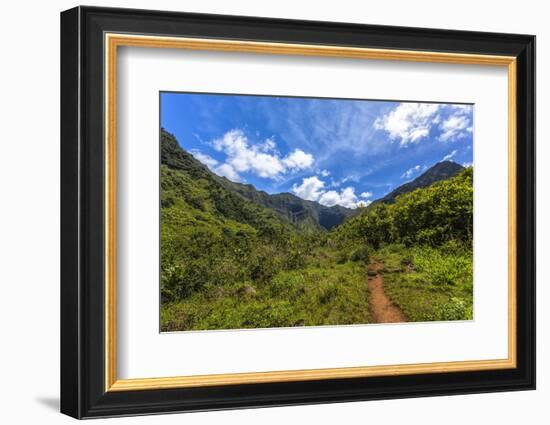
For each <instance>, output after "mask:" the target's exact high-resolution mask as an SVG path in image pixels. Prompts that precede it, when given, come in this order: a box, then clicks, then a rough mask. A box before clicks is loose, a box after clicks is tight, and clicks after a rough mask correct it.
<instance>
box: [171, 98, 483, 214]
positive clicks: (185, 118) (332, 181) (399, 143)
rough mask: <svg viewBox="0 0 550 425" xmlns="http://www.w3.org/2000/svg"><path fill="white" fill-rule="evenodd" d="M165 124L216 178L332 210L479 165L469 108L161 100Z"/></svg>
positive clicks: (329, 101)
mask: <svg viewBox="0 0 550 425" xmlns="http://www.w3.org/2000/svg"><path fill="white" fill-rule="evenodd" d="M161 126H162V127H164V128H165V129H166V130H167V131H169V132H171V133H173V134H174V135H175V136H176V138H177V139H178V141H179V143H180V145H181V147H182V148H184V149H185V150H187V151H188V152H191V153H192V154H193V155H194V156H195V157H196V158H197V159H198V160H199V161H201V162H202V163H204V164H205V165H207V166H208V167H209V168H210V169H211V170H212V171H213V172H215V173H216V174H218V175H223V176H225V177H227V178H229V179H230V180H233V181H238V182H242V183H250V184H253V185H254V186H255V187H256V188H257V189H260V190H264V191H266V192H268V193H280V192H290V193H293V194H295V195H297V196H300V197H301V198H304V199H309V200H313V201H317V202H320V203H322V204H324V205H327V206H332V205H342V206H346V207H349V208H356V207H358V206H365V205H368V203H370V202H371V201H372V200H374V199H377V198H380V197H382V196H384V195H385V194H386V193H388V192H389V191H391V190H393V189H395V188H396V187H397V186H399V185H401V184H403V183H405V182H407V181H409V180H412V179H414V178H415V177H417V176H419V175H420V174H422V172H423V171H425V170H426V169H427V168H429V167H430V166H432V165H434V164H435V163H437V162H439V161H442V160H444V159H450V160H452V161H455V162H457V163H460V164H463V165H470V164H471V163H472V158H473V149H472V140H473V131H472V127H473V106H471V105H452V104H436V103H413V102H389V101H370V100H347V99H345V100H342V99H320V98H296V97H276V96H242V95H213V94H192V93H166V92H163V93H161Z"/></svg>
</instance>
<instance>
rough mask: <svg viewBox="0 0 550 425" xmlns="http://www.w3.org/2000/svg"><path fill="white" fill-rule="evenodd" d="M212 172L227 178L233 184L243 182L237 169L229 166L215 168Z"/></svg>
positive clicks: (223, 165)
mask: <svg viewBox="0 0 550 425" xmlns="http://www.w3.org/2000/svg"><path fill="white" fill-rule="evenodd" d="M212 171H214V172H215V173H216V174H218V175H219V176H222V177H227V178H228V179H229V180H231V181H233V182H240V181H242V179H241V176H239V173H237V172H236V171H235V169H234V168H233V167H232V166H231V165H229V164H222V165H220V166H218V167H215V168H214V169H213V170H212Z"/></svg>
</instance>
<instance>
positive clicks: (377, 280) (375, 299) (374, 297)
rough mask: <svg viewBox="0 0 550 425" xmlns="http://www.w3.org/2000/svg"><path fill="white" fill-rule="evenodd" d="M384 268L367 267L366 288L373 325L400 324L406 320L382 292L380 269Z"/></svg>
mask: <svg viewBox="0 0 550 425" xmlns="http://www.w3.org/2000/svg"><path fill="white" fill-rule="evenodd" d="M383 267H384V265H383V264H380V263H372V264H370V265H369V273H368V274H369V276H368V286H369V291H370V298H369V308H370V314H371V317H372V320H373V322H374V323H401V322H406V321H407V318H406V317H405V315H404V314H403V312H402V311H401V310H400V309H399V307H397V306H396V305H394V304H393V303H392V302H391V300H390V298H389V297H388V296H387V295H386V292H385V291H384V278H383V277H382V275H381V274H380V271H379V270H380V269H382V268H383Z"/></svg>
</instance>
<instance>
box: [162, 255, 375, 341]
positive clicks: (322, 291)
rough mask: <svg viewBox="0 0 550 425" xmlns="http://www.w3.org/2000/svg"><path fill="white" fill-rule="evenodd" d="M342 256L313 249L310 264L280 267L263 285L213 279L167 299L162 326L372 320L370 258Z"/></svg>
mask: <svg viewBox="0 0 550 425" xmlns="http://www.w3.org/2000/svg"><path fill="white" fill-rule="evenodd" d="M340 261H341V259H340V258H337V255H336V254H334V253H332V252H328V253H327V252H326V250H325V251H321V250H319V251H314V252H313V253H312V254H311V255H310V256H309V258H308V261H307V264H306V265H305V267H303V268H301V269H298V270H291V271H281V272H279V273H277V274H276V275H275V276H274V277H273V278H272V279H271V280H270V281H268V282H266V283H264V284H262V285H259V284H254V283H253V282H239V283H236V284H224V285H212V286H210V287H208V288H205V289H204V290H203V291H200V292H198V293H196V294H193V295H192V296H191V297H189V298H186V299H185V300H182V301H179V302H173V303H166V304H164V305H163V308H162V310H161V328H162V331H181V330H209V329H246V328H272V327H292V326H320V325H345V324H359V323H361V324H364V323H369V322H370V317H369V302H368V288H367V278H366V269H365V264H364V262H363V261H346V262H341V263H340V264H339V262H340Z"/></svg>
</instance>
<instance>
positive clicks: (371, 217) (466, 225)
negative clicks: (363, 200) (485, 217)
mask: <svg viewBox="0 0 550 425" xmlns="http://www.w3.org/2000/svg"><path fill="white" fill-rule="evenodd" d="M472 179H473V169H472V168H467V169H465V170H464V171H462V172H461V173H459V174H458V175H457V176H455V177H452V178H450V179H448V180H444V181H440V182H437V183H434V184H433V185H431V186H429V187H427V188H424V189H417V190H414V191H412V192H409V193H406V194H403V195H400V196H398V197H397V198H396V200H395V202H394V203H392V204H384V203H375V204H373V205H371V206H370V207H369V208H367V209H366V211H365V212H364V213H363V214H361V215H359V216H357V217H353V218H351V219H350V220H348V221H347V222H346V223H344V224H343V225H342V226H341V227H340V228H339V229H338V231H337V232H335V238H336V239H340V240H348V239H360V238H362V239H363V240H364V241H365V242H366V243H368V244H371V245H372V246H374V247H375V248H379V247H380V245H381V244H382V243H391V242H397V243H403V244H405V245H407V246H413V245H429V246H440V245H442V244H444V243H445V242H448V241H452V240H456V241H459V242H460V243H467V244H471V241H472V236H473V185H472Z"/></svg>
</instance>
